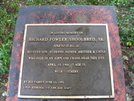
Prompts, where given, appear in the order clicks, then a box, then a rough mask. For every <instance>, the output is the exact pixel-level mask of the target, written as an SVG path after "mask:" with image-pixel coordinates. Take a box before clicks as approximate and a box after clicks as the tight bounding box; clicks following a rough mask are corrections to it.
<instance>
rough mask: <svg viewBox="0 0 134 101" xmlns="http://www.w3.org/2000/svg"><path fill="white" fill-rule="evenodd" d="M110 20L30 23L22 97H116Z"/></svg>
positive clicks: (21, 82)
mask: <svg viewBox="0 0 134 101" xmlns="http://www.w3.org/2000/svg"><path fill="white" fill-rule="evenodd" d="M113 89H114V88H113V74H112V63H111V53H110V43H109V33H108V28H107V24H27V25H26V26H25V34H24V43H23V51H22V58H21V71H20V79H19V93H18V97H19V98H63V99H72V98H73V99H86V98H113V97H114V91H113Z"/></svg>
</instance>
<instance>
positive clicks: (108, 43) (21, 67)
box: [18, 23, 115, 99]
mask: <svg viewBox="0 0 134 101" xmlns="http://www.w3.org/2000/svg"><path fill="white" fill-rule="evenodd" d="M51 25H55V26H58V25H63V26H70V25H74V26H77V25H87V26H90V25H92V26H96V25H97V26H105V27H106V37H107V45H108V54H109V55H108V56H109V65H110V75H111V76H110V77H111V91H112V95H99V96H98V95H97V96H89V95H85V96H34V95H33V96H32V95H31V96H28V95H21V94H20V91H21V81H22V70H23V58H24V50H25V43H26V41H25V40H26V34H27V27H28V26H51ZM114 97H115V94H114V82H113V69H112V59H111V50H110V40H109V32H108V24H84V23H77V24H75V23H66V24H25V31H24V38H23V47H22V55H21V65H20V75H19V87H18V98H45V99H55V98H57V99H89V98H92V99H93V98H114Z"/></svg>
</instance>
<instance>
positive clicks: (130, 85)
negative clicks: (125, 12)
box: [0, 47, 134, 101]
mask: <svg viewBox="0 0 134 101" xmlns="http://www.w3.org/2000/svg"><path fill="white" fill-rule="evenodd" d="M132 52H134V47H131V48H130V47H122V60H123V68H124V76H125V84H126V98H127V101H134V68H133V69H132V67H131V65H132V64H134V56H131V55H130V54H131V53H132ZM0 78H1V79H2V80H3V81H2V82H3V84H0V101H5V99H6V90H7V81H8V73H7V75H2V74H0Z"/></svg>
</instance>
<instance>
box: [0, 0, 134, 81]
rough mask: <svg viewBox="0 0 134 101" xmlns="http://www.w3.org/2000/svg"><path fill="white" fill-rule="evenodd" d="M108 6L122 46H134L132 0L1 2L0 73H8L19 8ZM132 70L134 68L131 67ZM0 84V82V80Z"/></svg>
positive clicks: (133, 7) (31, 0) (7, 0)
mask: <svg viewBox="0 0 134 101" xmlns="http://www.w3.org/2000/svg"><path fill="white" fill-rule="evenodd" d="M26 5H27V6H32V5H110V6H115V7H116V11H117V19H118V25H119V35H120V41H121V45H122V46H129V47H133V46H134V1H133V0H101V1H100V0H12V2H11V1H10V0H2V2H1V3H0V22H1V23H0V73H2V74H3V75H5V74H6V73H7V72H8V71H9V63H10V56H11V48H12V42H13V35H14V29H15V24H16V19H17V13H18V7H19V6H26ZM133 68H134V67H133ZM0 82H2V80H1V79H0Z"/></svg>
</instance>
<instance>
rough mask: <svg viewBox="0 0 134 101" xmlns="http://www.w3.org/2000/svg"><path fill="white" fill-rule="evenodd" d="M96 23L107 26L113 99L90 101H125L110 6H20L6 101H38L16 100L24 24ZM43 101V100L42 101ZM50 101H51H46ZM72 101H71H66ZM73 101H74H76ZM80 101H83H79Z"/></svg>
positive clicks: (118, 44)
mask: <svg viewBox="0 0 134 101" xmlns="http://www.w3.org/2000/svg"><path fill="white" fill-rule="evenodd" d="M80 22H81V23H94V24H95V23H99V24H108V30H109V34H110V47H111V56H112V65H113V75H114V92H115V98H114V99H96V100H95V99H92V100H90V101H125V84H124V75H123V67H122V58H121V48H120V40H119V35H118V26H117V23H116V15H115V11H114V7H110V6H24V7H20V9H19V14H18V19H17V24H16V29H15V36H14V43H13V48H12V58H11V65H10V74H9V83H8V90H7V92H8V95H7V99H6V100H7V101H25V100H26V101H41V100H40V99H18V82H19V73H20V61H21V53H22V43H23V36H24V28H25V27H24V26H25V24H41V23H80ZM45 101H46V100H45ZM48 101H53V100H48ZM62 101H64V100H62ZM68 101H74V100H68ZM76 101H77V100H76ZM83 101H84V100H83Z"/></svg>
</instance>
